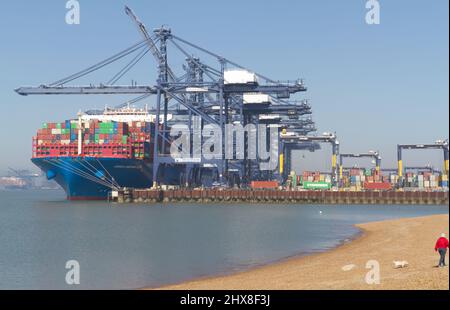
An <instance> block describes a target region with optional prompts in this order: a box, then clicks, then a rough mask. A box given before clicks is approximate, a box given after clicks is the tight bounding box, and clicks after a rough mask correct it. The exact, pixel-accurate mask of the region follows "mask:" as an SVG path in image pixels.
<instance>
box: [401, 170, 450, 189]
mask: <svg viewBox="0 0 450 310" xmlns="http://www.w3.org/2000/svg"><path fill="white" fill-rule="evenodd" d="M404 187H405V188H418V189H422V190H423V189H437V188H439V187H448V177H447V175H445V174H440V173H432V172H419V173H412V172H408V173H406V175H405V183H404Z"/></svg>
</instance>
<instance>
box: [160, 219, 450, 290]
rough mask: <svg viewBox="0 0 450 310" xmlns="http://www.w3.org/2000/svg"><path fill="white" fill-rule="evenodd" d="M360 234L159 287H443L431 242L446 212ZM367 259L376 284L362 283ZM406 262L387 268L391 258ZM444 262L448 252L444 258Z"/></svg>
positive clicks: (444, 273)
mask: <svg viewBox="0 0 450 310" xmlns="http://www.w3.org/2000/svg"><path fill="white" fill-rule="evenodd" d="M357 226H358V227H359V228H361V229H362V230H363V231H364V234H363V235H362V236H361V237H360V238H358V239H356V240H354V241H352V242H350V243H347V244H345V245H342V246H340V247H338V248H336V249H334V250H332V251H329V252H325V253H320V254H315V255H310V256H306V257H298V258H291V259H288V260H284V261H282V262H279V263H275V264H271V265H267V266H263V267H259V268H256V269H252V270H249V271H245V272H241V273H237V274H233V275H228V276H220V277H212V278H206V279H198V280H194V281H190V282H185V283H181V284H176V285H170V286H166V287H162V289H182V290H184V289H191V290H198V289H206V290H209V289H224V290H237V289H243V290H246V289H255V290H258V289H271V290H278V289H287V290H297V289H446V290H448V289H449V268H448V267H445V268H436V265H437V263H438V260H439V257H438V254H436V252H435V251H434V244H435V242H436V239H437V238H438V237H439V234H440V233H441V232H445V233H446V234H447V235H448V231H449V216H448V215H433V216H426V217H418V218H407V219H400V220H390V221H383V222H372V223H366V224H359V225H357ZM369 260H376V261H378V262H379V266H380V284H371V285H369V284H367V283H366V281H365V278H366V274H367V273H368V272H369V271H370V269H366V263H367V262H368V261H369ZM394 260H396V261H403V260H405V261H408V263H409V266H408V267H406V268H401V269H394V268H393V261H394ZM446 262H447V263H448V255H447V260H446Z"/></svg>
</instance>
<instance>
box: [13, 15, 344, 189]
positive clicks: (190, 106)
mask: <svg viewBox="0 0 450 310" xmlns="http://www.w3.org/2000/svg"><path fill="white" fill-rule="evenodd" d="M125 12H126V14H127V15H128V16H129V17H130V18H131V19H132V21H133V22H134V24H135V25H136V26H137V28H138V29H139V31H140V34H141V36H142V37H143V40H142V41H140V42H138V43H136V44H134V45H132V46H131V47H129V48H127V49H125V50H123V51H121V52H119V53H117V54H115V55H113V56H111V57H109V58H107V59H105V60H103V61H101V62H99V63H97V64H95V65H93V66H90V67H88V68H86V69H84V70H81V71H79V72H77V73H75V74H72V75H70V76H68V77H66V78H63V79H60V80H58V81H55V82H53V83H50V84H45V85H41V86H38V87H20V88H18V89H16V92H17V93H18V94H20V95H93V94H96V95H99V94H126V95H139V97H138V98H137V99H133V100H134V101H137V100H141V99H143V98H147V97H150V96H154V97H156V98H155V100H156V102H155V106H154V107H153V108H152V110H151V111H152V112H154V113H155V120H157V121H160V122H161V125H160V126H154V133H153V139H154V141H155V143H154V150H153V181H154V186H157V185H158V184H159V183H160V180H161V174H162V173H163V169H164V167H165V166H167V165H183V166H184V167H185V168H186V178H187V179H190V178H191V177H190V175H191V174H192V173H193V172H192V171H194V170H195V169H198V168H201V167H202V165H203V166H204V165H208V166H210V167H216V169H217V170H218V175H219V181H220V182H221V183H223V184H225V183H227V182H228V181H229V178H230V175H231V174H232V173H231V172H232V171H236V170H237V171H238V173H239V177H240V178H241V179H242V180H245V181H246V182H248V181H250V180H251V178H252V177H253V173H254V171H252V169H251V167H252V164H253V165H254V161H253V162H252V160H250V159H247V158H245V159H243V160H229V159H226V157H225V153H224V152H225V144H224V143H225V137H224V136H223V135H224V132H225V130H224V128H225V125H226V124H227V123H229V122H234V123H239V124H241V125H243V126H245V125H246V124H248V123H249V122H253V121H259V120H260V116H261V115H264V114H271V115H274V114H277V115H279V116H280V118H279V119H280V121H279V123H278V124H272V125H274V126H278V127H277V128H278V129H279V131H280V132H281V130H282V128H283V126H284V125H283V122H284V121H286V125H285V126H287V127H288V128H289V129H290V130H291V129H292V130H293V131H296V132H299V133H302V134H306V133H309V132H311V131H314V130H315V127H314V123H313V122H312V120H309V121H308V120H306V121H305V122H302V118H303V117H304V115H307V114H311V111H310V106H309V105H308V104H307V102H305V101H301V102H299V101H289V100H290V97H291V96H292V95H294V94H296V93H300V92H305V91H306V90H307V88H306V87H305V85H304V83H303V81H302V80H295V81H285V82H281V81H275V80H273V79H270V78H268V77H266V76H264V75H261V74H259V73H253V74H254V75H255V77H256V78H257V80H255V81H254V82H252V83H227V81H225V77H224V75H225V72H226V70H228V69H229V67H232V68H235V69H239V70H243V71H246V72H252V71H250V70H249V69H247V68H245V67H243V66H241V65H239V64H237V63H235V62H233V61H231V60H229V59H226V58H224V57H222V56H220V55H218V54H216V53H213V52H211V51H209V50H207V49H205V48H202V47H200V46H198V45H195V44H193V43H191V42H189V41H187V40H185V39H182V38H180V37H178V36H176V35H174V34H173V33H172V31H171V29H169V28H166V27H161V28H157V29H155V30H154V31H153V33H149V32H148V31H147V29H146V27H145V25H144V24H143V23H142V22H141V21H140V20H139V19H138V17H137V16H136V15H135V14H134V12H133V11H132V10H131V9H130V8H128V7H125ZM169 47H172V48H174V49H176V50H177V52H178V54H179V53H181V54H182V55H183V56H184V57H185V59H184V60H185V62H186V64H185V65H183V69H184V70H185V71H186V73H185V74H184V75H180V76H177V75H176V74H175V71H174V70H173V69H172V68H171V66H170V64H169V57H168V54H169V53H168V49H169ZM148 52H151V54H152V55H153V57H154V59H155V60H156V64H157V79H156V83H155V84H154V85H139V84H138V83H137V82H132V83H131V85H116V84H117V83H118V82H119V80H120V79H121V78H122V77H123V76H124V75H125V74H126V73H127V72H129V71H130V69H131V68H133V67H134V66H135V65H136V64H137V63H138V62H139V61H140V60H141V59H142V58H143V57H144V56H145V55H146V54H147V53H148ZM134 54H137V55H135V56H134V58H133V59H132V60H131V61H130V62H129V63H127V64H126V66H125V67H123V68H122V69H121V70H120V71H119V72H117V74H115V75H114V76H113V77H112V78H111V79H110V80H109V81H108V82H107V83H100V84H97V85H95V84H89V85H84V86H70V85H68V84H69V83H70V82H73V81H75V80H77V79H79V78H81V77H84V76H86V75H88V74H90V73H92V72H94V71H97V70H100V69H102V68H103V67H105V66H107V65H110V64H112V63H114V62H116V61H118V60H120V59H123V58H125V57H127V56H129V55H134ZM174 54H175V53H174ZM197 54H203V55H206V56H208V58H209V59H211V58H212V59H213V63H210V64H206V63H204V62H202V61H201V60H200V57H198V55H197ZM171 55H172V53H171ZM194 55H195V56H194ZM245 94H265V95H268V96H269V97H270V98H271V102H270V103H269V104H265V105H259V104H256V105H255V104H248V103H247V104H246V103H244V100H243V97H244V95H245ZM133 100H132V101H133ZM171 104H173V105H172V106H171ZM173 106H175V107H176V108H174V107H173ZM169 112H170V113H171V114H173V115H174V116H175V119H177V120H180V121H183V122H184V123H186V124H187V125H189V128H191V125H192V124H193V122H194V121H195V120H194V118H195V117H200V118H201V124H200V127H201V129H203V128H204V127H205V126H206V125H208V124H214V125H218V126H220V128H221V129H222V146H223V147H222V158H221V159H204V158H202V159H201V162H198V160H197V158H194V154H191V155H192V156H191V159H189V158H187V159H185V160H184V161H183V162H180V161H179V160H177V159H175V158H173V157H172V156H170V154H168V147H167V146H168V145H169V143H170V140H169V138H168V133H169V131H170V129H169V120H168V117H167V116H168V113H169ZM161 116H162V117H161ZM296 121H298V123H297V124H295V122H296ZM257 128H258V127H257ZM329 139H330V138H329ZM300 141H302V140H300ZM312 141H316V138H312ZM319 141H320V140H319ZM191 152H192V153H193V152H194V150H191ZM333 158H334V159H333V163H335V162H336V159H335V155H334V157H333ZM281 166H282V165H281V163H280V167H281ZM333 167H335V164H333ZM280 169H282V168H280ZM333 169H335V168H333Z"/></svg>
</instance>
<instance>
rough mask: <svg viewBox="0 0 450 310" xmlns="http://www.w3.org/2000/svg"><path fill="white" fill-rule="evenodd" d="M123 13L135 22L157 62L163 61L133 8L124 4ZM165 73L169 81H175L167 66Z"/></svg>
mask: <svg viewBox="0 0 450 310" xmlns="http://www.w3.org/2000/svg"><path fill="white" fill-rule="evenodd" d="M125 13H126V14H127V15H128V16H129V17H130V18H131V20H132V21H133V22H134V23H135V25H136V27H137V28H138V29H139V31H140V32H141V34H142V35H143V37H144V39H145V40H146V42H147V45H148V47H149V48H150V51H151V52H152V54H153V56H154V57H155V58H156V61H157V62H158V64H161V63H163V62H164V59H163V56H162V55H161V53H160V51H159V50H158V48H157V47H156V44H155V41H153V39H152V37H151V36H150V34H149V33H148V31H147V28H146V27H145V25H144V24H143V23H142V22H141V21H140V20H139V18H138V17H137V16H136V14H134V12H133V10H132V9H130V8H129V7H128V6H125ZM166 70H167V74H168V78H169V81H170V82H175V81H176V80H177V78H176V76H175V74H174V73H173V71H172V70H171V69H170V68H169V67H167V69H166Z"/></svg>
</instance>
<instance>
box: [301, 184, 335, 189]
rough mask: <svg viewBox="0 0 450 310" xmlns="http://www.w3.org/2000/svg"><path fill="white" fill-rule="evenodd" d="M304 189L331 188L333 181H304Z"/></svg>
mask: <svg viewBox="0 0 450 310" xmlns="http://www.w3.org/2000/svg"><path fill="white" fill-rule="evenodd" d="M303 188H304V189H330V188H331V183H328V182H303Z"/></svg>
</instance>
